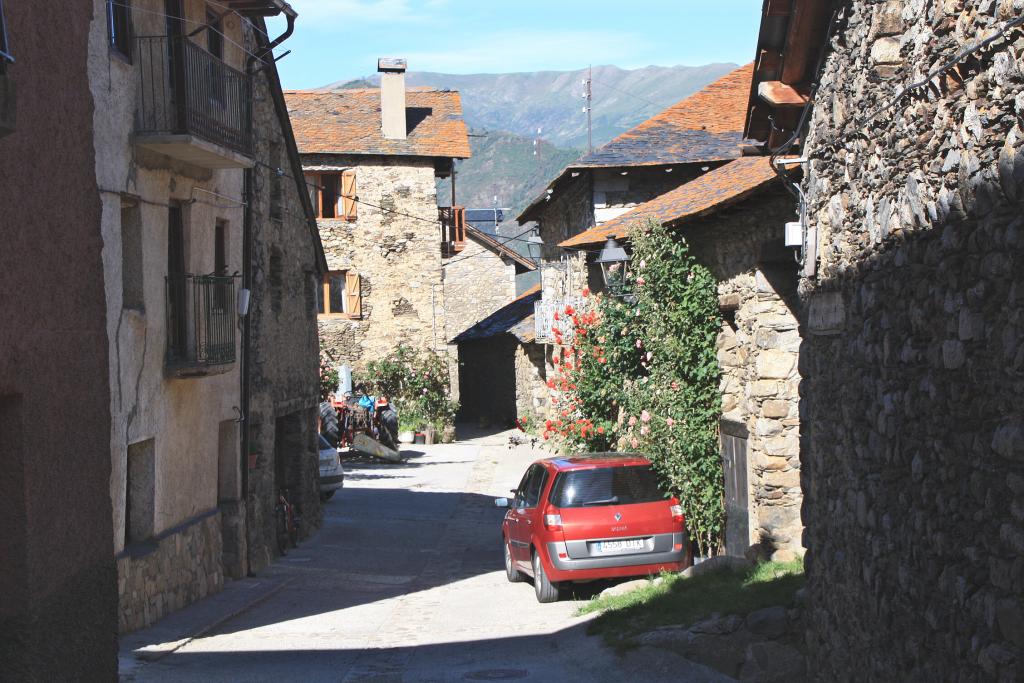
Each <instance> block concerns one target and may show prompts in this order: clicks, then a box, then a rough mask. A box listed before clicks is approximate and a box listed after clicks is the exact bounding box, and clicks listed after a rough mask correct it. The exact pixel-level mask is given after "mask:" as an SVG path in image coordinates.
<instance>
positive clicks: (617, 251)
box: [594, 237, 629, 296]
mask: <svg viewBox="0 0 1024 683" xmlns="http://www.w3.org/2000/svg"><path fill="white" fill-rule="evenodd" d="M594 263H597V264H598V265H600V266H601V276H602V277H603V278H604V286H605V287H607V288H608V291H609V292H611V294H612V296H622V290H623V288H624V287H625V284H626V271H627V270H628V269H629V254H627V253H626V250H625V249H623V248H622V246H620V245H619V243H618V242H616V241H615V239H614V238H611V237H609V238H608V241H607V242H605V243H604V248H603V249H601V253H600V254H598V257H597V258H596V259H595V260H594Z"/></svg>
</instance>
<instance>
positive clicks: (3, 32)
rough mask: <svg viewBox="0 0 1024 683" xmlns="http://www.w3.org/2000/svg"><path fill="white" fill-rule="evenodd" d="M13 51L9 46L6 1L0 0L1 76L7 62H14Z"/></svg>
mask: <svg viewBox="0 0 1024 683" xmlns="http://www.w3.org/2000/svg"><path fill="white" fill-rule="evenodd" d="M13 61H14V57H12V56H11V50H10V48H9V47H8V46H7V21H6V20H5V19H4V0H0V76H2V75H3V74H4V70H5V69H6V68H7V62H13Z"/></svg>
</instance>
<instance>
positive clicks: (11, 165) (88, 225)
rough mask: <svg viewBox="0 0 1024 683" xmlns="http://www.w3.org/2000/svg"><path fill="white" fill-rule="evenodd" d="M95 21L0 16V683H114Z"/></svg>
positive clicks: (85, 10) (39, 5)
mask: <svg viewBox="0 0 1024 683" xmlns="http://www.w3.org/2000/svg"><path fill="white" fill-rule="evenodd" d="M5 20H6V21H5ZM92 20H93V8H92V7H91V4H90V3H81V2H78V3H69V4H66V3H47V2H15V3H11V2H6V3H0V159H3V160H4V165H3V170H2V171H0V176H2V182H0V241H2V243H3V247H2V249H0V292H2V294H0V320H2V321H3V322H2V323H0V516H2V518H3V524H2V525H0V671H2V672H3V673H2V676H3V678H4V679H6V680H12V681H67V680H77V679H82V678H83V677H85V676H84V674H83V672H88V677H91V678H94V679H96V680H114V679H116V677H117V569H116V566H115V563H114V554H113V552H112V550H111V547H112V536H113V534H114V531H113V522H112V519H111V513H110V474H111V466H110V398H111V393H112V392H111V387H110V384H109V382H108V381H107V377H108V375H107V367H108V355H107V326H106V304H105V300H104V289H103V283H104V274H103V257H102V253H103V251H104V249H105V248H106V247H105V245H104V242H103V240H102V239H101V235H100V231H99V227H98V226H99V224H100V215H101V205H100V195H99V193H98V185H97V179H96V166H95V158H94V156H93V135H92V132H93V116H94V113H95V111H94V107H95V105H94V103H93V100H92V97H91V96H90V92H89V79H88V71H87V64H88V54H89V33H90V22H91V21H92ZM54 27H60V28H59V31H58V32H54V31H53V30H52V29H53V28H54ZM55 40H59V46H58V45H55ZM8 55H12V56H13V57H14V58H15V59H16V60H17V61H16V62H13V63H10V62H8V59H7V57H8ZM15 94H16V97H17V99H16V101H15ZM42 141H45V144H42ZM56 188H59V193H60V199H59V201H55V200H54V197H55V195H54V193H53V192H52V191H50V190H53V189H56ZM115 392H116V389H115Z"/></svg>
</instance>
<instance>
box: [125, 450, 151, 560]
mask: <svg viewBox="0 0 1024 683" xmlns="http://www.w3.org/2000/svg"><path fill="white" fill-rule="evenodd" d="M155 451H156V449H155V447H154V442H153V439H147V440H146V441H140V442H138V443H133V444H131V445H129V446H128V467H127V473H126V474H127V481H126V486H125V492H124V494H125V495H124V544H125V545H130V544H132V543H139V542H140V541H145V540H148V539H149V538H152V536H153V520H154V518H155V514H154V507H155V506H154V497H155V496H154V490H155V481H156V452H155Z"/></svg>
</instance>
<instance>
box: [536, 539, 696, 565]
mask: <svg viewBox="0 0 1024 683" xmlns="http://www.w3.org/2000/svg"><path fill="white" fill-rule="evenodd" d="M600 540H608V541H615V540H621V539H614V538H609V539H598V538H595V539H589V540H585V541H568V542H562V541H558V542H555V543H548V557H549V558H550V559H551V564H552V565H553V566H554V567H555V568H556V569H560V570H563V571H571V570H573V569H608V568H609V567H632V566H636V565H642V564H671V563H674V562H682V561H683V560H684V559H685V558H686V544H687V542H688V541H687V539H686V534H685V533H671V534H655V535H653V536H648V537H646V539H645V543H644V548H643V549H642V550H628V551H622V552H617V553H614V554H610V553H609V554H603V553H602V554H596V553H595V552H593V551H592V546H590V545H588V544H590V543H594V542H595V541H600ZM676 546H679V548H680V549H679V550H676V549H675V548H676ZM560 554H564V555H567V556H568V557H560Z"/></svg>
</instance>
